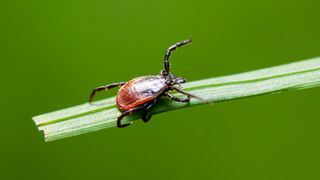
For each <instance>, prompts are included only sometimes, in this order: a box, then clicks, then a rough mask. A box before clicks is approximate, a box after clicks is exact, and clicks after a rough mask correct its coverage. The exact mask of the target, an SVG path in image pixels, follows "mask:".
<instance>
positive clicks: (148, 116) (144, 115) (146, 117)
mask: <svg viewBox="0 0 320 180" xmlns="http://www.w3.org/2000/svg"><path fill="white" fill-rule="evenodd" d="M157 100H158V99H155V100H153V101H151V102H150V103H148V104H147V105H146V108H145V110H144V111H143V113H142V116H141V119H142V121H143V122H145V123H147V122H148V121H149V120H150V119H151V117H152V115H151V114H150V113H149V111H150V109H151V108H152V107H153V106H154V105H155V104H156V103H157Z"/></svg>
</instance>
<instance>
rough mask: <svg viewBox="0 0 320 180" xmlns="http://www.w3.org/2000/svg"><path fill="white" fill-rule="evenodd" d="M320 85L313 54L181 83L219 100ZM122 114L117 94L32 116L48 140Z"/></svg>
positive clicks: (167, 103) (106, 123)
mask: <svg viewBox="0 0 320 180" xmlns="http://www.w3.org/2000/svg"><path fill="white" fill-rule="evenodd" d="M319 85H320V58H314V59H310V60H305V61H300V62H295V63H290V64H286V65H281V66H276V67H271V68H265V69H261V70H256V71H250V72H246V73H241V74H235V75H229V76H223V77H216V78H210V79H204V80H199V81H193V82H189V83H185V84H183V85H182V87H183V88H184V89H185V90H186V91H189V92H191V93H193V94H195V95H198V96H200V97H202V98H204V99H207V100H208V101H210V102H214V103H217V102H222V101H227V100H233V99H239V98H245V97H250V96H257V95H263V94H272V93H279V92H282V91H287V90H298V89H305V88H312V87H317V86H319ZM176 95H177V96H180V95H179V94H176ZM201 104H205V103H203V102H201V101H198V100H196V99H192V100H191V101H190V103H178V102H174V101H171V100H169V99H167V98H161V99H160V101H159V103H158V104H157V105H156V106H155V107H154V108H153V109H152V111H151V113H152V114H157V113H161V112H165V111H170V110H174V109H179V108H185V107H192V106H195V105H201ZM212 108H214V106H212ZM119 115H120V112H119V111H118V109H117V108H116V105H115V98H114V97H111V98H108V99H105V100H101V101H98V102H95V105H90V104H88V103H86V104H82V105H78V106H74V107H71V108H67V109H62V110H59V111H55V112H51V113H47V114H43V115H39V116H36V117H33V120H34V122H35V123H36V125H37V127H38V129H39V130H41V131H43V132H44V134H45V140H46V141H52V140H57V139H61V138H66V137H70V136H75V135H79V134H83V133H88V132H92V131H96V130H100V129H104V128H109V127H115V126H116V120H117V117H118V116H119ZM139 118H140V114H139V113H135V114H133V115H131V116H129V117H127V118H125V119H124V122H125V121H127V122H129V121H133V120H136V119H139Z"/></svg>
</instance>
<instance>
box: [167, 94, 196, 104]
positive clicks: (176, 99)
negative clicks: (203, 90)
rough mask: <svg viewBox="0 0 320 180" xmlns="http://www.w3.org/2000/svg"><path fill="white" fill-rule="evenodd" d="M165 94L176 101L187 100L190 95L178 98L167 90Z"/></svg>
mask: <svg viewBox="0 0 320 180" xmlns="http://www.w3.org/2000/svg"><path fill="white" fill-rule="evenodd" d="M164 95H165V96H167V97H169V98H170V99H172V100H174V101H177V102H189V101H190V96H189V95H188V96H187V98H180V97H176V96H174V95H172V94H170V93H168V92H165V93H164Z"/></svg>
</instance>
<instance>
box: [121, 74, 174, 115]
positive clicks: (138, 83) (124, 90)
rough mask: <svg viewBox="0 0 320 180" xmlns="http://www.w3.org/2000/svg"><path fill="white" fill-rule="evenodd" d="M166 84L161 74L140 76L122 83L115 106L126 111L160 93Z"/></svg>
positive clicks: (166, 86) (165, 87)
mask: <svg viewBox="0 0 320 180" xmlns="http://www.w3.org/2000/svg"><path fill="white" fill-rule="evenodd" d="M167 88H168V85H166V83H165V78H164V77H162V76H160V75H159V76H142V77H137V78H135V79H132V80H130V81H129V82H127V83H126V84H125V85H123V86H122V87H121V88H120V89H119V92H118V94H117V99H116V101H117V106H118V108H119V109H120V110H122V111H126V110H129V109H132V108H134V107H137V106H139V105H142V104H144V103H147V102H149V101H151V100H153V99H155V98H157V97H158V96H159V95H161V94H162V93H163V92H164V91H165V90H166V89H167Z"/></svg>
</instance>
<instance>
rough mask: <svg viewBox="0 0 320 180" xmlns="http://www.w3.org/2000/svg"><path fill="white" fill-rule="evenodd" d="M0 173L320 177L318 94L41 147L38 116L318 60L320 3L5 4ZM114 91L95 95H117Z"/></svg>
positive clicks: (220, 107)
mask: <svg viewBox="0 0 320 180" xmlns="http://www.w3.org/2000/svg"><path fill="white" fill-rule="evenodd" d="M0 13H1V14H0V15H1V17H0V18H1V21H0V22H1V24H0V34H1V35H0V36H1V37H0V42H1V43H0V46H1V47H0V62H1V66H0V68H1V69H0V73H1V74H0V77H1V90H0V91H1V102H0V103H1V130H0V137H1V141H0V143H1V145H0V179H46V180H47V179H255V180H257V179H290V180H294V179H320V172H319V166H320V163H319V162H320V153H319V152H320V140H319V139H320V131H319V129H320V121H319V107H320V101H319V97H320V89H319V88H314V89H308V90H303V91H295V92H286V93H281V94H276V95H268V96H259V97H254V98H247V99H241V100H235V101H229V102H224V103H218V104H215V105H214V106H197V107H194V108H189V109H182V110H177V111H172V112H167V113H162V114H159V115H157V116H154V117H153V119H152V121H151V122H150V123H148V124H144V123H141V122H137V123H135V124H134V125H133V126H131V127H128V128H125V129H121V130H120V129H117V128H111V129H106V130H102V131H98V132H94V133H90V134H85V135H81V136H77V137H72V138H68V139H63V140H59V141H54V142H50V143H45V142H44V139H43V135H42V134H41V133H40V132H38V131H37V129H36V127H35V125H34V123H33V122H32V120H31V117H32V116H35V115H38V114H42V113H47V112H50V111H54V110H58V109H62V108H65V107H69V106H73V105H77V104H81V103H84V102H86V101H87V98H88V94H89V93H90V91H91V90H92V88H94V87H96V86H99V85H104V84H108V83H112V82H119V81H127V80H130V79H131V78H133V77H136V76H141V75H147V74H158V73H159V72H160V70H161V69H162V60H163V55H164V52H165V50H166V48H167V47H168V46H170V45H171V44H173V43H175V42H177V41H180V40H183V39H185V38H188V37H192V38H193V40H194V43H193V44H192V45H190V46H187V47H183V48H181V49H179V50H178V51H177V52H175V53H174V54H173V56H172V59H171V60H172V61H171V63H172V72H173V73H174V74H175V75H177V76H184V77H186V78H187V79H188V80H190V81H191V80H198V79H204V78H209V77H215V76H222V75H228V74H233V73H239V72H244V71H249V70H254V69H259V68H264V67H269V66H274V65H279V64H284V63H288V62H293V61H297V60H302V59H307V58H311V57H316V56H320V45H319V42H320V23H319V19H320V1H318V0H304V1H302V0H290V1H289V0H260V1H255V0H243V1H235V0H234V1H232V0H216V1H172V0H171V1H169V0H163V1H155V2H153V1H147V0H138V1H116V0H106V1H101V0H93V1H62V0H57V1H41V0H29V1H19V0H17V1H15V0H13V1H1V3H0ZM115 93H116V91H112V92H108V93H105V94H104V95H101V94H100V96H99V98H103V97H108V96H112V95H114V94H115Z"/></svg>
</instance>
